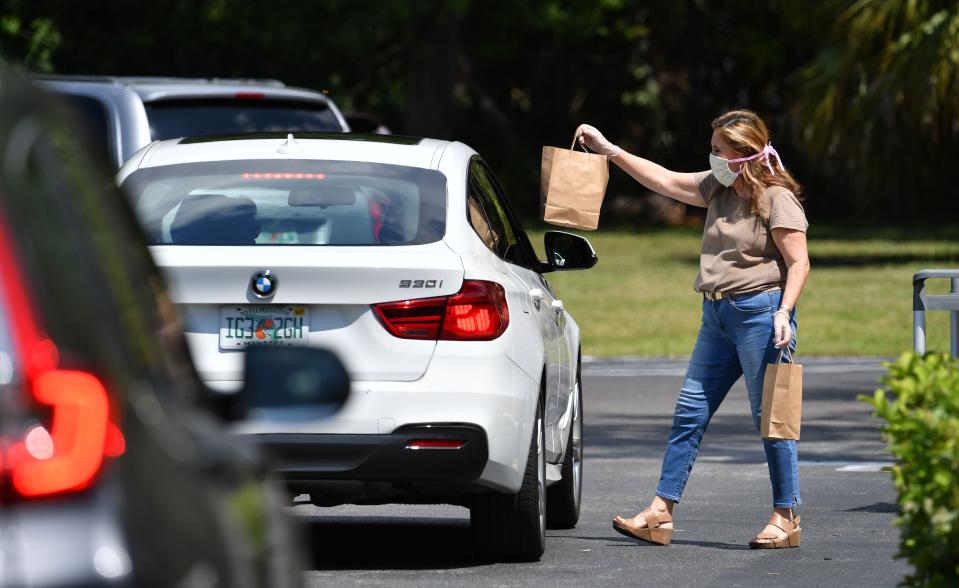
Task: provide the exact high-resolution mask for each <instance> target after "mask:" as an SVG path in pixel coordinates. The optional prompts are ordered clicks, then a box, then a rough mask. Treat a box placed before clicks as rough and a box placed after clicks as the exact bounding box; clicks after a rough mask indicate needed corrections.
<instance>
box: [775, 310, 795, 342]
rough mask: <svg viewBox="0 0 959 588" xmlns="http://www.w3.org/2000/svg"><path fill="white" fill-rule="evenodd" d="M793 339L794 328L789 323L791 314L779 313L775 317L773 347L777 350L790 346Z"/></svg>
mask: <svg viewBox="0 0 959 588" xmlns="http://www.w3.org/2000/svg"><path fill="white" fill-rule="evenodd" d="M792 338H793V328H792V325H791V324H790V322H789V314H788V313H786V311H781V312H779V311H777V312H776V314H775V315H773V345H775V346H776V349H779V348H780V347H783V346H784V345H788V344H789V342H790V341H792Z"/></svg>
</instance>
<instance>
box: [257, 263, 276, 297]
mask: <svg viewBox="0 0 959 588" xmlns="http://www.w3.org/2000/svg"><path fill="white" fill-rule="evenodd" d="M279 283H280V282H279V280H277V279H276V276H274V275H273V272H271V271H270V270H260V271H258V272H256V273H255V274H253V277H252V278H250V290H252V291H253V295H254V296H256V297H257V298H272V297H273V295H274V294H276V287H277V286H278V285H279Z"/></svg>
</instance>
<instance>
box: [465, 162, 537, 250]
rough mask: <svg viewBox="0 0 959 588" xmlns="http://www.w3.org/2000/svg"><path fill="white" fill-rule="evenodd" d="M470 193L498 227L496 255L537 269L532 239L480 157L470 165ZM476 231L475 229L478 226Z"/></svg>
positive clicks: (491, 223)
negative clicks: (531, 243) (474, 195)
mask: <svg viewBox="0 0 959 588" xmlns="http://www.w3.org/2000/svg"><path fill="white" fill-rule="evenodd" d="M470 191H471V192H474V191H475V194H476V196H477V197H478V198H479V200H480V201H481V202H482V204H483V208H484V209H485V211H486V215H487V218H488V219H489V222H490V225H491V226H495V228H494V233H495V235H496V236H497V239H496V241H497V242H496V249H494V251H495V252H496V254H497V255H499V256H500V257H502V258H503V259H504V260H506V261H508V262H510V263H514V264H516V265H521V266H524V267H534V265H535V263H536V257H535V254H534V253H533V248H532V246H531V245H530V244H529V239H528V238H527V237H526V234H525V233H524V232H523V230H522V228H520V226H519V224H518V223H517V222H516V221H515V219H514V218H513V215H512V211H511V210H510V209H509V204H508V203H507V202H506V199H505V196H504V195H503V193H502V191H501V190H500V188H499V185H498V184H497V183H496V179H495V178H494V177H493V174H492V173H491V172H490V171H489V169H488V168H487V167H486V165H485V164H483V163H482V161H481V160H480V159H479V158H477V157H474V158H473V160H472V161H471V162H470ZM473 228H474V229H476V225H474V226H473ZM477 234H479V231H477ZM481 236H482V235H481Z"/></svg>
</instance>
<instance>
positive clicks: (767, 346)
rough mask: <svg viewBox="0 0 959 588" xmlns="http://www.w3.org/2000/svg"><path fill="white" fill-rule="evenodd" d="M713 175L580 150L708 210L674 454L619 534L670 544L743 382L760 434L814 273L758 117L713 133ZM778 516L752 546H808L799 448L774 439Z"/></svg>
mask: <svg viewBox="0 0 959 588" xmlns="http://www.w3.org/2000/svg"><path fill="white" fill-rule="evenodd" d="M712 128H713V133H712V152H711V154H710V155H709V164H710V169H711V171H709V172H700V173H678V172H674V171H670V170H668V169H666V168H664V167H662V166H660V165H657V164H656V163H653V162H652V161H649V160H646V159H643V158H641V157H637V156H635V155H632V154H630V153H627V152H625V151H623V150H622V149H620V148H619V147H617V146H616V145H613V144H612V143H610V142H609V141H608V140H606V138H605V137H603V135H602V133H600V132H599V131H598V130H597V129H595V128H594V127H591V126H589V125H581V126H580V127H579V128H578V129H577V130H576V135H577V137H578V139H579V141H580V142H581V143H582V144H584V145H586V146H587V147H589V148H591V149H592V150H593V151H596V152H598V153H602V154H605V155H607V156H609V159H610V160H611V161H612V162H614V163H615V164H616V165H618V166H619V167H620V168H622V169H623V170H624V171H625V172H626V173H628V174H629V175H631V176H632V177H633V178H634V179H636V180H637V181H638V182H639V183H641V184H643V185H644V186H646V187H647V188H649V189H650V190H653V191H655V192H658V193H660V194H665V195H666V196H669V197H670V198H673V199H675V200H678V201H680V202H684V203H686V204H691V205H693V206H700V207H704V208H708V212H707V214H706V226H705V228H704V230H703V243H702V252H701V255H700V262H699V267H700V269H699V275H698V276H697V278H696V282H695V286H694V287H695V289H696V290H697V291H699V292H702V293H703V314H702V325H701V326H700V330H699V337H698V339H697V341H696V347H695V349H694V350H693V355H692V357H691V359H690V362H689V368H688V369H687V372H686V378H685V381H684V382H683V386H682V389H681V390H680V393H679V398H678V399H677V401H676V411H675V414H674V416H673V425H672V429H671V430H670V433H669V440H668V441H667V444H666V452H665V456H664V458H663V468H662V475H661V477H660V480H659V485H658V487H657V489H656V495H655V497H654V498H653V500H652V502H651V503H650V505H649V506H648V507H647V508H646V509H644V510H643V511H642V512H640V513H639V514H637V515H636V516H634V517H633V518H629V519H628V518H622V517H619V516H617V517H616V518H615V519H613V528H614V529H616V530H617V531H618V532H620V533H622V534H624V535H627V536H629V537H635V538H637V539H641V540H643V541H647V542H650V543H655V544H659V545H667V544H669V542H670V540H671V538H672V534H673V518H672V514H673V507H674V505H675V504H676V503H677V502H679V500H680V497H681V496H682V493H683V487H684V486H685V484H686V479H687V478H688V477H689V472H690V471H691V470H692V467H693V462H694V461H695V459H696V454H697V453H698V451H699V442H700V439H701V438H702V435H703V433H704V432H705V430H706V427H707V425H708V424H709V419H710V418H711V417H712V415H713V414H714V413H715V412H716V409H718V408H719V405H720V403H721V402H722V401H723V398H725V397H726V393H727V392H729V389H730V388H731V387H732V385H733V384H734V383H735V382H736V381H737V380H738V379H739V377H740V376H744V377H745V380H746V389H747V390H748V392H749V403H750V407H751V408H752V416H753V423H754V424H755V426H756V429H757V430H758V429H759V418H760V410H761V402H762V389H763V376H764V374H765V372H766V364H768V363H772V362H775V361H777V360H778V359H779V357H780V353H781V352H780V349H782V348H784V347H785V348H786V349H785V350H783V351H785V353H786V354H787V357H788V354H791V352H792V350H793V349H795V345H796V343H795V338H794V333H795V329H796V323H795V316H796V313H795V309H796V301H797V300H798V299H799V294H800V292H801V291H802V288H803V284H804V283H805V281H806V277H807V275H808V274H809V256H808V253H807V249H806V229H807V228H808V223H807V222H806V216H805V213H804V212H803V209H802V205H801V204H800V203H799V199H798V197H799V196H800V187H799V185H798V184H797V183H796V181H795V180H794V179H793V177H792V176H791V175H790V174H789V172H788V171H786V168H785V167H784V166H783V163H782V160H780V158H779V154H778V153H776V150H775V149H773V147H772V144H771V143H770V142H769V131H768V130H767V128H766V125H765V124H764V123H763V121H762V120H761V119H760V118H759V117H758V116H757V115H756V114H755V113H753V112H750V111H748V110H735V111H732V112H727V113H726V114H724V115H722V116H720V117H719V118H717V119H716V120H714V121H713V123H712ZM763 445H764V447H765V450H766V461H767V464H768V466H769V477H770V481H771V482H772V491H773V513H772V516H771V518H770V519H769V523H768V524H767V525H766V527H765V528H764V529H763V530H762V531H761V532H760V533H759V534H758V535H757V536H756V537H755V538H754V539H753V540H752V541H750V543H749V545H750V547H752V548H754V549H763V548H765V549H769V548H779V547H798V546H799V539H800V532H801V529H800V527H799V516H798V515H797V514H796V513H795V510H794V509H795V508H796V507H797V506H798V505H799V503H800V497H799V464H798V457H797V453H796V442H795V441H770V440H765V439H764V440H763Z"/></svg>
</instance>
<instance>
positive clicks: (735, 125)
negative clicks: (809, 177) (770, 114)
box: [711, 110, 802, 218]
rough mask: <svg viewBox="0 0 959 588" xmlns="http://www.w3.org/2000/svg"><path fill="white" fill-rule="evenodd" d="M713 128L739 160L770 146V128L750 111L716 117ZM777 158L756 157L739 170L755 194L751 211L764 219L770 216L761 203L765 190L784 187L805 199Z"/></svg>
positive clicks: (732, 112) (798, 186)
mask: <svg viewBox="0 0 959 588" xmlns="http://www.w3.org/2000/svg"><path fill="white" fill-rule="evenodd" d="M711 126H712V128H714V129H717V130H719V133H720V134H721V135H722V136H723V138H724V139H725V140H726V142H727V143H729V146H730V147H732V148H733V151H735V152H736V154H737V155H738V156H739V157H749V156H750V155H755V154H757V153H759V152H760V151H762V150H763V148H765V147H766V145H767V144H768V143H769V129H768V128H767V127H766V123H764V122H763V120H762V119H761V118H759V115H758V114H756V113H755V112H753V111H751V110H731V111H729V112H727V113H725V114H722V115H720V116H718V117H716V120H714V121H713V122H712V125H711ZM767 159H768V163H769V165H771V166H772V168H773V170H775V174H773V173H771V172H770V171H769V165H766V163H767ZM778 159H779V158H778V157H776V156H775V155H772V154H770V155H768V156H767V157H757V158H756V159H753V160H752V161H744V162H743V163H742V167H741V168H740V173H741V174H742V177H743V179H744V180H745V181H746V185H747V186H749V188H750V192H752V211H753V213H754V214H758V215H759V216H761V217H763V218H765V217H766V216H767V215H768V214H769V212H768V211H767V210H765V203H764V202H763V201H762V195H763V190H764V189H765V188H768V187H769V186H782V187H783V188H786V189H787V190H789V191H790V192H792V193H793V194H795V195H796V198H800V199H801V196H802V187H801V186H800V185H799V182H797V181H796V179H795V178H793V177H792V174H790V173H789V171H788V170H787V169H786V166H785V165H783V164H782V161H774V160H778Z"/></svg>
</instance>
